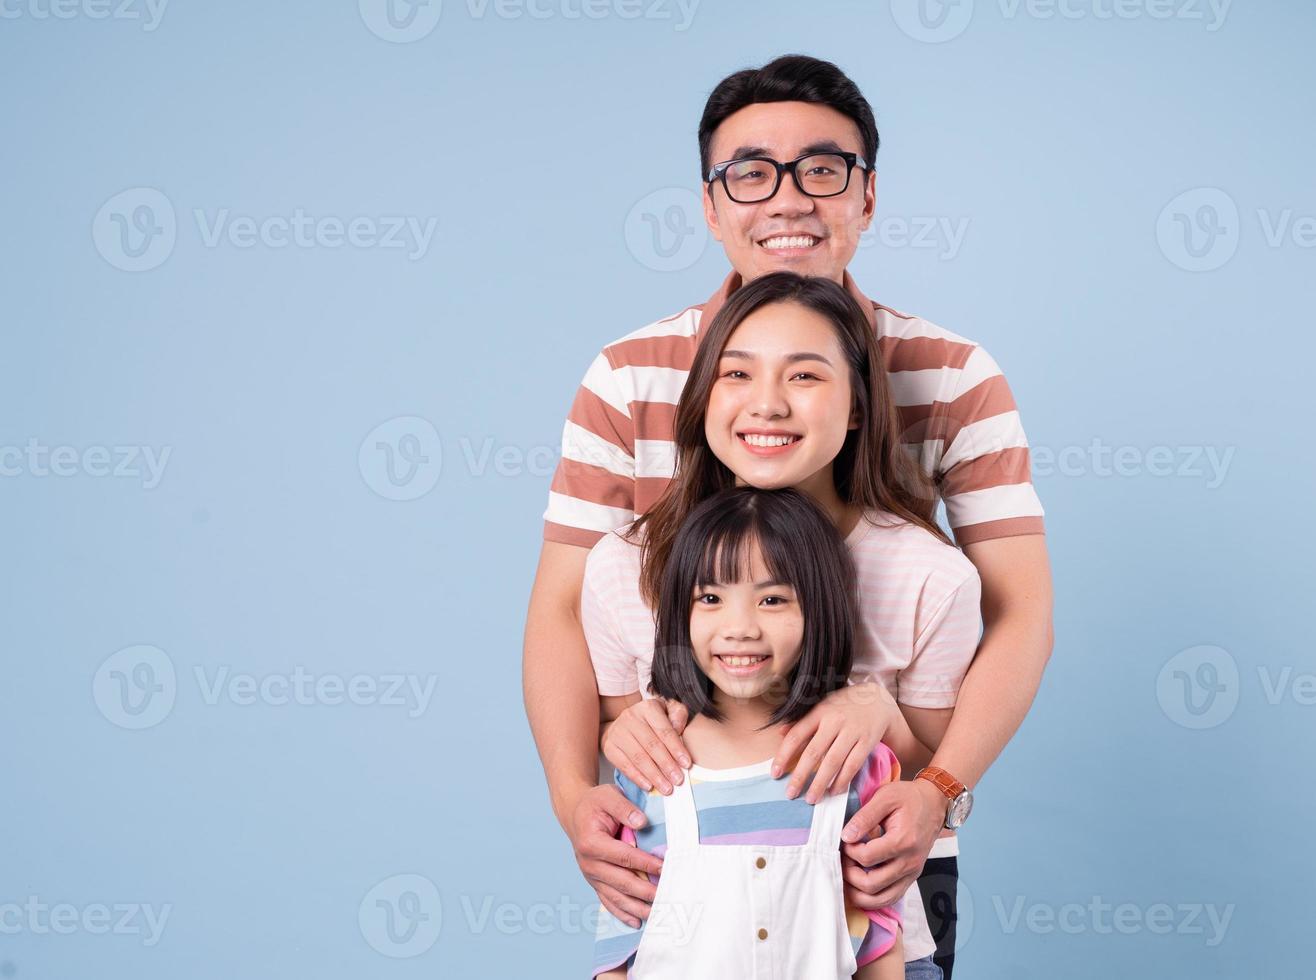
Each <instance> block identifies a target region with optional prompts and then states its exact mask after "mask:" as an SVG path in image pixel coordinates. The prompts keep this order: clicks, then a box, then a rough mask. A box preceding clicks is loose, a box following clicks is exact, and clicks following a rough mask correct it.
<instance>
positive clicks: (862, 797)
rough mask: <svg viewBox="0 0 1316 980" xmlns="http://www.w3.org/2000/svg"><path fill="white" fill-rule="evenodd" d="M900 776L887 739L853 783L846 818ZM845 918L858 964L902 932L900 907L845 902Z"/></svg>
mask: <svg viewBox="0 0 1316 980" xmlns="http://www.w3.org/2000/svg"><path fill="white" fill-rule="evenodd" d="M899 778H900V760H898V759H897V758H896V754H895V753H894V752H892V751H891V749H890V748H888V747H887V746H886V745H885V744H884V743H881V742H879V743H878V744H877V747H876V748H874V749H873V751H872V752H870V753H869V754H868V758H867V759H866V760H865V761H864V767H863V768H862V769H860V770H859V774H858V775H857V776H855V778H854V779H853V780H852V781H851V783H850V789H851V805H850V806H847V808H846V819H847V820H848V819H849V818H850V817H852V816H854V813H855V812H858V810H859V808H860V807H862V806H863V805H864V804H866V803H867V802H868V801H869V800H871V799H872V798H873V794H874V793H876V792H877V790H878V788H879V787H882V786H885V785H886V784H887V783H891V782H895V781H896V780H898V779H899ZM845 922H846V927H847V929H848V931H849V933H850V942H851V944H852V945H853V947H854V954H855V961H856V962H857V963H858V965H859V966H863V965H864V964H865V963H871V962H872V961H873V960H875V959H877V958H878V957H879V956H881V955H882V954H883V953H885V952H887V951H888V950H889V949H890V948H891V947H892V945H894V943H895V941H896V936H897V935H898V934H899V933H900V929H901V920H900V907H899V906H898V905H894V906H889V907H887V908H884V909H860V908H856V907H855V906H853V905H851V904H850V903H849V902H848V901H847V902H846V903H845Z"/></svg>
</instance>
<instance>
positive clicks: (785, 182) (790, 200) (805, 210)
mask: <svg viewBox="0 0 1316 980" xmlns="http://www.w3.org/2000/svg"><path fill="white" fill-rule="evenodd" d="M764 206H765V208H766V209H767V213H768V214H770V215H773V216H774V217H783V218H793V217H795V216H797V215H801V214H812V213H813V209H814V203H813V198H811V197H810V196H809V195H808V194H805V193H803V192H801V190H800V189H799V188H798V187H796V186H795V180H794V178H792V177H791V175H790V174H789V173H785V174H782V175H781V186H780V187H778V188H777V193H776V194H774V195H773V196H772V197H771V199H769V200H768V201H767V203H766V204H765V205H764Z"/></svg>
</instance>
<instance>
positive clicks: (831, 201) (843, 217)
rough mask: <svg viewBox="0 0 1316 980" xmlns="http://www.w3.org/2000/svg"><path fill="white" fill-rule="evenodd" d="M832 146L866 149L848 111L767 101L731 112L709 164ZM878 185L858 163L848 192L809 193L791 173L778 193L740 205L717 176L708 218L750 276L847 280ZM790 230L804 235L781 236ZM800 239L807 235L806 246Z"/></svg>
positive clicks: (708, 192) (707, 197)
mask: <svg viewBox="0 0 1316 980" xmlns="http://www.w3.org/2000/svg"><path fill="white" fill-rule="evenodd" d="M828 149H830V150H840V151H844V152H848V153H856V154H858V155H859V156H863V155H864V149H863V147H862V146H861V145H860V140H859V127H857V126H856V125H855V124H854V123H853V122H852V121H851V120H850V119H849V117H847V116H844V115H842V114H841V113H839V112H837V111H836V110H835V109H832V108H830V107H828V106H823V105H816V104H814V103H811V102H760V103H755V104H754V105H749V106H746V107H745V108H743V109H741V110H739V111H738V112H734V113H732V114H731V115H730V116H728V117H727V118H726V119H725V120H724V121H723V122H722V125H720V126H719V127H718V128H717V130H716V131H715V132H714V133H713V140H712V144H711V146H710V148H709V165H710V166H711V165H712V164H716V163H722V162H723V161H726V160H734V159H738V158H740V157H746V156H757V157H770V158H772V159H773V160H776V161H778V162H779V163H788V162H789V161H791V160H794V159H796V158H797V157H800V156H803V155H804V154H805V153H811V152H816V151H822V150H828ZM868 163H869V165H870V166H871V165H872V161H871V160H869V161H868ZM875 186H876V175H875V174H874V173H872V172H871V171H867V170H860V169H859V168H858V167H856V168H855V169H854V172H853V173H852V174H851V175H850V185H849V186H848V187H847V188H846V190H845V193H843V194H840V195H838V196H836V197H825V198H818V197H809V196H808V195H806V194H803V193H801V192H800V189H799V188H798V187H796V186H795V182H794V181H793V180H792V179H791V177H790V174H784V175H783V176H782V180H781V186H780V187H779V188H778V189H777V193H776V194H775V195H773V197H772V198H770V199H769V200H767V201H760V202H758V203H756V204H739V203H737V202H735V201H733V200H731V199H730V198H728V197H727V193H726V188H724V187H723V186H722V182H721V181H714V182H713V183H712V184H708V185H706V187H705V193H704V218H705V220H706V221H707V222H708V227H709V230H710V231H712V233H713V237H714V238H716V239H717V240H718V241H720V242H721V243H722V247H723V248H724V249H725V250H726V253H727V258H728V259H729V260H730V261H731V265H732V266H733V267H734V268H735V270H736V271H737V272H739V273H740V275H741V278H742V279H744V280H745V281H746V282H749V281H750V280H751V279H756V278H758V277H759V276H762V275H766V274H767V273H769V272H796V273H799V274H800V275H805V276H825V277H826V278H828V279H834V280H835V281H836V282H840V281H841V279H842V275H843V273H844V272H845V267H846V266H847V265H849V264H850V259H851V258H853V257H854V253H855V249H856V248H858V247H859V235H860V234H861V233H862V232H863V231H864V230H865V229H867V228H868V226H869V224H870V223H871V222H872V220H873V208H874V203H875ZM786 236H791V237H794V238H796V239H797V241H796V242H792V243H790V244H789V245H787V244H786V243H784V242H782V241H781V239H782V238H783V237H786ZM801 237H803V238H807V239H808V241H807V242H805V243H803V244H801V243H800V242H799V241H798V239H799V238H801Z"/></svg>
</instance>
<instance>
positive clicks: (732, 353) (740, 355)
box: [722, 350, 833, 367]
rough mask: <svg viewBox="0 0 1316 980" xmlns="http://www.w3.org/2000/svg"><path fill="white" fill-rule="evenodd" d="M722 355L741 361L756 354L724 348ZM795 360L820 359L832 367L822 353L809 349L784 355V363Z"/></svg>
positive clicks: (751, 358)
mask: <svg viewBox="0 0 1316 980" xmlns="http://www.w3.org/2000/svg"><path fill="white" fill-rule="evenodd" d="M722 356H723V357H734V358H736V359H737V360H742V361H752V360H754V359H755V356H756V355H754V354H751V353H750V352H749V351H747V350H724V351H723V352H722ZM797 361H822V363H824V364H826V365H827V366H828V367H833V364H832V362H831V360H830V359H828V358H826V357H824V356H823V355H822V354H816V353H814V352H813V351H811V350H801V351H796V352H795V353H794V354H787V355H786V363H788V364H794V363H795V362H797Z"/></svg>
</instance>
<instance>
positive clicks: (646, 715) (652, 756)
mask: <svg viewBox="0 0 1316 980" xmlns="http://www.w3.org/2000/svg"><path fill="white" fill-rule="evenodd" d="M689 717H690V713H689V711H687V710H686V707H685V705H683V704H681V702H679V701H667V700H665V699H663V698H653V699H650V700H645V701H638V702H636V703H635V704H633V705H631V706H630V707H629V708H627V709H626V710H625V711H623V712H622V713H621V714H620V715H618V716H617V719H616V720H615V721H613V722H610V723H609V724H608V725H607V726H606V727H605V728H604V731H603V738H602V744H601V748H602V749H603V755H604V756H605V757H606V758H607V760H608V761H609V762H611V763H612V764H613V765H614V766H616V767H617V768H618V769H619V770H621V771H622V772H623V773H625V774H626V775H627V776H628V777H629V778H630V779H631V781H632V782H634V783H635V784H636V785H637V786H639V787H640V788H641V789H644V790H645V791H647V792H652V791H653V789H654V787H655V786H656V787H657V788H658V792H660V793H662V794H663V795H664V796H667V795H668V794H670V793H671V792H672V785H673V784H675V783H680V782H681V770H682V769H686V768H688V767H689V766H690V753H689V752H687V751H686V748H685V743H684V742H682V741H681V736H680V733H681V732H683V731H685V723H686V722H687V721H688V720H689Z"/></svg>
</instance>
